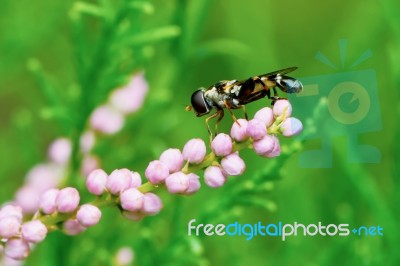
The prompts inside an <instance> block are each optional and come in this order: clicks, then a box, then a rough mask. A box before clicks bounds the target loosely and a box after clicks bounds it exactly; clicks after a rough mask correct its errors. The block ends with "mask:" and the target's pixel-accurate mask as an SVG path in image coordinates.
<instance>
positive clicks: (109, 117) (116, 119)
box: [90, 105, 125, 135]
mask: <svg viewBox="0 0 400 266" xmlns="http://www.w3.org/2000/svg"><path fill="white" fill-rule="evenodd" d="M124 123H125V118H124V116H123V114H122V113H120V112H119V111H117V110H115V109H114V108H113V107H111V106H109V105H101V106H99V107H97V108H96V109H95V110H94V111H93V113H92V115H91V116H90V126H91V127H92V128H93V129H94V130H98V131H100V132H102V133H104V134H109V135H112V134H115V133H117V132H118V131H120V130H121V129H122V127H123V126H124Z"/></svg>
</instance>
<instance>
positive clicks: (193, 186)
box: [185, 173, 201, 194]
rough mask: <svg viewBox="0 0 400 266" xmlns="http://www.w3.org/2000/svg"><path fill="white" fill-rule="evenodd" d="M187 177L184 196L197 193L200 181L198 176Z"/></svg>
mask: <svg viewBox="0 0 400 266" xmlns="http://www.w3.org/2000/svg"><path fill="white" fill-rule="evenodd" d="M187 176H188V177H189V187H188V189H187V190H186V193H185V194H193V193H195V192H197V191H198V190H199V189H200V187H201V184H200V180H199V179H200V178H199V176H198V175H196V174H193V173H190V174H188V175H187Z"/></svg>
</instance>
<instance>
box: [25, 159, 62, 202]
mask: <svg viewBox="0 0 400 266" xmlns="http://www.w3.org/2000/svg"><path fill="white" fill-rule="evenodd" d="M64 175H65V167H64V166H61V165H57V164H54V163H42V164H37V165H35V166H34V167H33V168H32V169H31V170H30V171H29V172H28V174H27V175H26V177H25V179H26V183H27V186H28V187H30V188H31V189H33V190H35V191H36V193H38V194H40V193H42V192H44V191H46V190H48V189H50V188H55V187H57V186H58V185H59V184H60V182H61V180H62V178H63V177H64ZM28 198H29V197H28ZM28 201H31V202H32V199H28Z"/></svg>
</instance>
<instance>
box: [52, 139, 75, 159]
mask: <svg viewBox="0 0 400 266" xmlns="http://www.w3.org/2000/svg"><path fill="white" fill-rule="evenodd" d="M71 152H72V144H71V141H70V140H69V139H67V138H59V139H56V140H55V141H53V143H51V144H50V147H49V151H48V155H49V158H50V160H51V161H53V162H55V163H56V164H60V165H65V164H67V163H68V161H69V158H70V157H71Z"/></svg>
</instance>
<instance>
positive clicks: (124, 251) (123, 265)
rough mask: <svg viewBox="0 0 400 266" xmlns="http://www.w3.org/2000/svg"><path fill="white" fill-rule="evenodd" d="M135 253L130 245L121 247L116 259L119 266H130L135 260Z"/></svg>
mask: <svg viewBox="0 0 400 266" xmlns="http://www.w3.org/2000/svg"><path fill="white" fill-rule="evenodd" d="M133 258H134V254H133V251H132V249H131V248H130V247H123V248H120V249H119V250H118V252H117V255H116V257H115V260H116V262H117V266H128V265H131V264H132V262H133Z"/></svg>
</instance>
